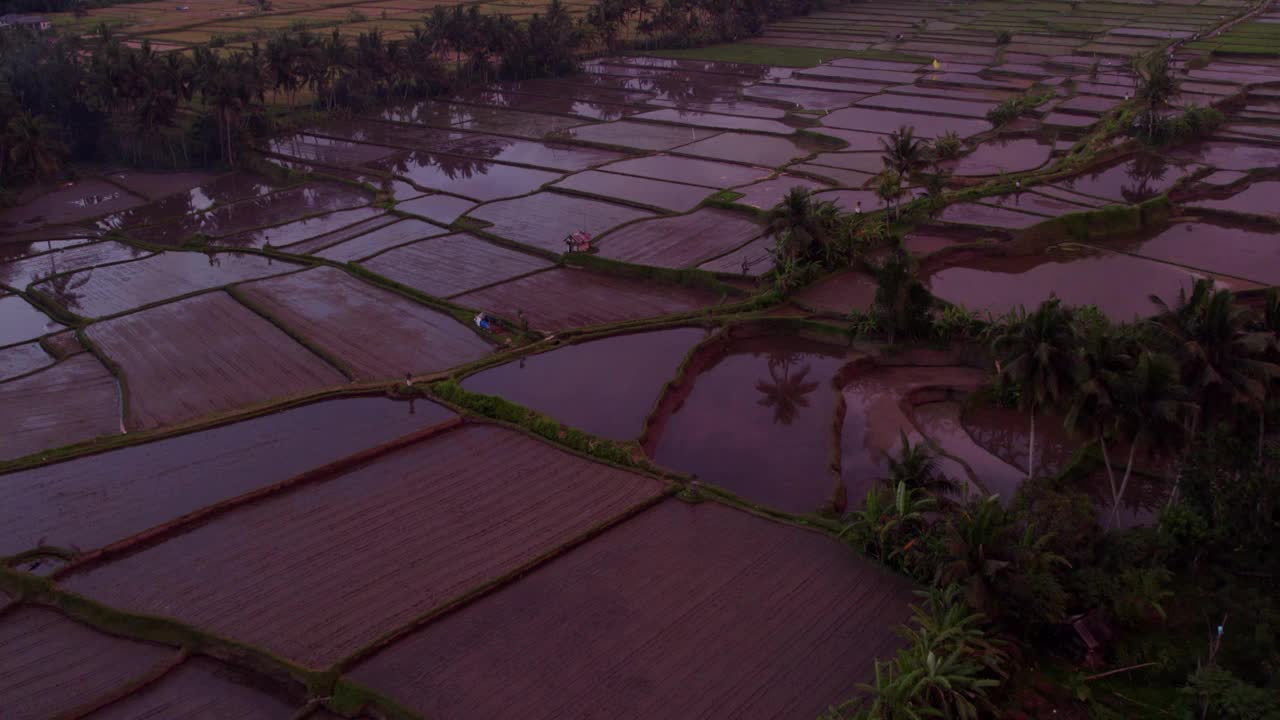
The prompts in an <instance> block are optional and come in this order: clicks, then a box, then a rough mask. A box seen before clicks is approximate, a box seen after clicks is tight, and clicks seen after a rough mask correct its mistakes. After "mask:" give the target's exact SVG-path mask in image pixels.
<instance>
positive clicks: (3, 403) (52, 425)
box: [0, 353, 120, 460]
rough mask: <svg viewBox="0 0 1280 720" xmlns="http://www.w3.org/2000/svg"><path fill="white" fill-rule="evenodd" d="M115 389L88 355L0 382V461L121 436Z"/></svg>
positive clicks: (78, 356)
mask: <svg viewBox="0 0 1280 720" xmlns="http://www.w3.org/2000/svg"><path fill="white" fill-rule="evenodd" d="M117 388H118V386H117V384H116V379H115V378H114V377H112V375H111V373H110V372H108V371H107V369H106V368H105V367H103V366H102V363H100V362H98V359H97V358H95V357H94V356H92V355H90V354H88V353H85V354H82V355H77V356H75V357H72V358H70V359H67V360H64V361H62V362H60V363H58V364H57V365H54V366H53V367H51V368H48V369H45V370H41V371H40V372H37V373H32V374H31V375H27V376H26V377H21V378H18V379H16V380H10V381H8V382H6V383H0V437H2V438H4V440H3V441H2V442H0V460H11V459H13V458H16V457H20V456H22V455H27V454H30V453H33V452H36V451H38V450H46V449H49V448H54V447H58V446H60V445H67V444H69V443H73V442H79V441H81V440H90V439H92V438H95V437H97V436H99V435H110V434H114V433H118V432H120V393H119V391H118V389H117Z"/></svg>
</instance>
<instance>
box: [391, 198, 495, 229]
mask: <svg viewBox="0 0 1280 720" xmlns="http://www.w3.org/2000/svg"><path fill="white" fill-rule="evenodd" d="M475 206H476V204H475V203H474V202H472V201H470V200H465V199H463V198H460V197H455V196H453V195H445V194H443V193H436V194H435V195H427V196H425V197H420V198H415V199H413V200H409V201H408V202H402V203H397V204H396V210H399V211H400V212H404V213H409V214H410V215H417V216H418V217H422V218H426V219H427V220H430V221H432V222H435V223H439V224H441V225H448V224H450V223H452V222H453V221H454V220H457V219H458V218H459V217H462V214H463V213H465V212H467V211H468V210H470V209H471V208H473V207H475Z"/></svg>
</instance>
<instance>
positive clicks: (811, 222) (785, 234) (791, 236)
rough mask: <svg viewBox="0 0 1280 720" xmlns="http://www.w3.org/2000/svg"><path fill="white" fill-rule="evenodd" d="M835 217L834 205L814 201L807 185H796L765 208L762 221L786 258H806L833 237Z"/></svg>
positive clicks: (829, 242)
mask: <svg viewBox="0 0 1280 720" xmlns="http://www.w3.org/2000/svg"><path fill="white" fill-rule="evenodd" d="M837 218H838V213H837V211H836V208H835V205H834V204H832V203H830V202H824V201H818V200H815V199H814V197H813V193H812V191H810V190H809V189H808V188H804V187H800V186H796V187H793V188H791V189H790V190H789V191H787V194H786V195H785V196H784V197H783V198H782V202H781V203H779V204H778V205H776V206H775V207H774V208H773V209H772V210H770V211H769V213H768V214H767V215H766V216H765V224H766V225H767V226H768V228H769V234H770V235H773V236H774V237H776V238H778V239H779V243H778V244H779V246H780V247H782V248H783V249H784V250H783V251H784V253H785V254H786V255H787V256H788V257H792V258H799V259H809V258H811V257H813V256H814V255H816V254H817V253H818V252H819V251H821V250H825V249H826V247H827V246H828V245H830V244H831V243H832V241H833V240H834V239H835V225H836V220H837Z"/></svg>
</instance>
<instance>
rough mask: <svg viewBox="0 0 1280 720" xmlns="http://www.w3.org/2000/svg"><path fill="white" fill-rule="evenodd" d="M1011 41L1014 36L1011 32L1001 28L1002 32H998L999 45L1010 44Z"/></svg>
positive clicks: (997, 40)
mask: <svg viewBox="0 0 1280 720" xmlns="http://www.w3.org/2000/svg"><path fill="white" fill-rule="evenodd" d="M1011 42H1013V36H1012V35H1010V34H1009V31H1008V30H1001V31H1000V32H998V33H996V44H997V45H1008V44H1009V43H1011Z"/></svg>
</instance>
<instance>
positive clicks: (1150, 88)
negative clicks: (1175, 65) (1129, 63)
mask: <svg viewBox="0 0 1280 720" xmlns="http://www.w3.org/2000/svg"><path fill="white" fill-rule="evenodd" d="M1134 70H1135V71H1137V73H1138V87H1137V90H1136V92H1135V93H1134V95H1135V97H1136V98H1137V100H1138V101H1139V102H1140V103H1142V125H1143V129H1144V131H1145V133H1146V135H1147V137H1148V138H1151V137H1154V136H1155V133H1156V126H1157V125H1158V124H1159V122H1160V111H1161V110H1163V109H1165V108H1167V107H1168V106H1169V98H1171V97H1173V96H1174V95H1177V94H1178V83H1177V81H1176V80H1175V79H1174V77H1173V73H1172V72H1170V70H1169V58H1168V57H1166V56H1165V54H1164V53H1163V52H1162V51H1159V50H1157V51H1155V52H1153V53H1150V54H1149V55H1147V56H1146V57H1145V58H1142V59H1140V60H1135V62H1134Z"/></svg>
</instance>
